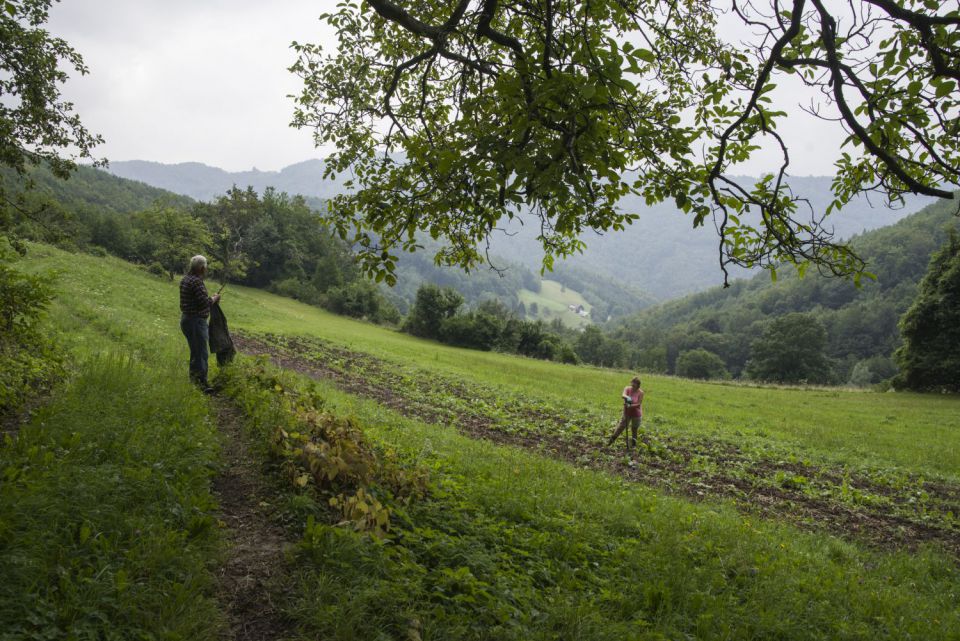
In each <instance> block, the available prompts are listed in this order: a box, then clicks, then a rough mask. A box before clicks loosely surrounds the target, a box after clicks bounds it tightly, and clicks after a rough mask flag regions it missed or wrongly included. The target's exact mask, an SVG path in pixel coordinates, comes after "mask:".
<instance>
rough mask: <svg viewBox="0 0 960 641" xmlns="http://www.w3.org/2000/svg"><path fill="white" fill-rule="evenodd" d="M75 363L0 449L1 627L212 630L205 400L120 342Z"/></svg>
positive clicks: (89, 635) (140, 635)
mask: <svg viewBox="0 0 960 641" xmlns="http://www.w3.org/2000/svg"><path fill="white" fill-rule="evenodd" d="M75 371H76V374H75V375H74V377H73V378H72V379H71V380H69V381H68V382H67V383H66V384H65V386H64V388H63V389H62V390H60V391H59V393H58V394H57V395H56V396H55V398H54V400H53V401H52V402H51V403H50V404H49V405H47V406H46V407H44V408H42V409H41V410H40V411H39V412H38V413H37V414H36V415H35V416H34V418H33V420H32V421H30V422H29V423H28V424H26V425H24V426H22V427H21V429H20V430H19V433H18V434H17V436H16V438H13V437H10V436H8V438H7V440H6V442H5V443H4V445H3V446H2V448H0V473H2V477H0V478H2V481H0V577H2V579H0V621H2V622H3V625H2V626H0V639H4V640H7V639H11V640H12V639H117V640H120V639H191V638H197V637H199V638H212V637H213V636H214V635H215V632H216V630H217V626H218V621H219V620H220V617H219V614H218V612H217V609H216V606H215V604H214V603H213V602H212V601H211V599H210V597H209V593H210V583H211V575H210V572H209V571H208V569H207V568H208V566H209V565H210V563H211V559H213V558H215V556H216V553H217V549H218V535H217V533H216V520H215V519H214V518H213V517H212V516H211V509H212V508H213V501H212V498H211V495H210V493H209V490H208V479H209V476H210V474H211V473H212V464H213V463H214V461H215V456H216V451H217V440H216V438H215V434H214V430H213V427H212V425H211V424H210V422H209V421H208V420H207V410H206V405H205V402H204V400H203V399H202V398H201V397H200V395H199V394H198V393H197V392H196V391H195V390H193V389H191V388H190V387H188V386H187V384H186V383H184V382H182V378H183V376H182V372H181V371H180V370H179V368H176V369H174V368H171V367H170V366H169V364H168V365H163V364H160V363H157V362H155V361H153V362H149V363H146V362H143V361H140V360H138V359H136V358H133V357H129V356H124V355H119V354H117V353H116V352H107V353H105V354H104V355H101V356H95V357H81V358H80V360H79V361H77V362H76V363H75Z"/></svg>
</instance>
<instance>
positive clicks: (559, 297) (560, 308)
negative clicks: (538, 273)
mask: <svg viewBox="0 0 960 641" xmlns="http://www.w3.org/2000/svg"><path fill="white" fill-rule="evenodd" d="M520 302H522V303H523V304H524V306H525V307H526V310H527V318H529V319H531V320H538V319H539V320H544V321H547V322H550V321H552V320H553V319H555V318H559V319H560V321H561V322H562V323H563V324H564V325H566V326H568V327H586V326H587V325H589V324H590V323H591V320H590V318H589V317H588V318H584V317H582V316H578V315H577V314H575V313H574V312H572V311H570V308H569V305H574V306H576V305H583V307H584V309H586V310H587V311H590V308H591V306H590V304H589V303H587V301H586V300H585V299H584V298H583V296H581V295H580V294H579V293H578V292H575V291H574V290H572V289H570V288H567V287H564V286H563V285H561V284H560V283H558V282H557V281H555V280H542V281H540V291H539V292H533V291H530V290H529V289H521V290H520ZM533 303H536V304H537V310H538V313H537V314H536V315H534V314H532V313H531V311H530V305H531V304H533Z"/></svg>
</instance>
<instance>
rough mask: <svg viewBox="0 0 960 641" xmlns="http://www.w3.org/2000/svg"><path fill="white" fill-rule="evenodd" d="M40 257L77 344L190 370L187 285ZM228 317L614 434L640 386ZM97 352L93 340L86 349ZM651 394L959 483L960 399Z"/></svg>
mask: <svg viewBox="0 0 960 641" xmlns="http://www.w3.org/2000/svg"><path fill="white" fill-rule="evenodd" d="M32 256H33V263H32V264H33V265H34V266H35V267H36V268H37V269H43V268H53V269H56V270H58V271H59V272H60V281H59V282H60V285H59V287H60V288H61V290H62V291H64V292H65V293H66V292H69V296H68V297H65V298H64V299H63V300H62V301H61V305H58V306H56V307H55V308H54V310H53V311H54V314H55V315H57V316H58V319H59V322H60V323H61V326H63V327H65V328H67V330H68V331H69V332H70V334H71V335H73V334H74V331H73V329H70V328H80V327H84V326H86V325H88V324H92V325H95V326H99V327H102V328H103V331H102V334H105V335H108V336H111V337H113V338H115V339H117V340H123V341H124V344H125V345H126V349H132V350H134V351H135V352H136V351H142V350H144V349H146V346H147V345H148V344H149V345H151V346H155V345H162V346H163V349H165V350H168V351H169V352H170V355H169V356H168V357H170V358H177V357H179V358H181V359H182V360H183V367H184V368H186V354H185V346H183V345H181V343H182V342H183V337H182V336H181V335H180V332H179V326H178V311H177V300H178V299H177V296H178V293H177V289H176V283H174V282H169V281H165V280H163V279H159V278H156V277H153V276H150V275H148V274H146V273H144V272H142V271H141V270H138V269H136V268H134V267H132V266H131V265H129V264H127V263H124V262H122V261H119V260H115V259H110V258H107V259H98V258H93V257H89V256H85V255H73V254H66V253H63V252H60V251H58V250H55V249H50V248H47V247H41V246H37V247H36V248H35V249H34V251H33V253H32ZM223 307H224V311H225V312H226V314H227V316H228V318H229V321H230V326H231V328H233V329H248V330H251V331H257V332H269V333H274V334H281V335H305V336H317V337H322V338H325V339H326V340H330V341H333V342H335V343H339V344H342V345H344V346H346V347H349V348H351V349H355V350H358V351H363V352H368V353H371V354H373V355H375V356H378V357H380V358H383V359H386V360H388V361H394V362H397V363H401V364H413V365H416V366H420V367H424V368H427V369H432V370H436V371H438V372H440V373H443V374H445V375H449V376H451V377H453V378H460V379H462V380H464V381H471V380H477V381H479V382H482V383H484V384H486V385H493V386H497V387H500V388H502V389H504V390H506V391H508V392H511V393H519V394H523V395H526V396H529V397H531V398H533V399H535V400H537V401H538V402H540V403H542V404H544V405H546V406H552V407H556V408H557V410H556V411H557V413H558V417H561V418H562V416H563V412H564V410H565V409H566V408H569V410H571V411H577V410H581V409H589V410H591V411H597V408H604V410H602V411H609V420H610V422H611V423H612V422H613V421H614V420H615V419H616V417H617V416H618V413H619V411H620V405H619V398H618V396H619V391H620V390H621V389H622V388H623V385H624V384H626V382H627V381H629V378H630V376H631V375H632V373H631V372H626V371H615V370H609V369H599V368H592V367H583V366H571V365H562V364H558V363H550V362H546V361H538V360H534V359H526V358H518V357H515V356H510V355H505V354H497V353H491V352H478V351H472V350H466V349H460V348H455V347H449V346H445V345H441V344H439V343H434V342H431V341H426V340H422V339H418V338H414V337H412V336H408V335H406V334H402V333H400V332H396V331H391V330H387V329H383V328H379V327H376V326H373V325H369V324H366V323H361V322H357V321H355V320H352V319H349V318H345V317H341V316H336V315H333V314H329V313H326V312H324V311H323V310H320V309H317V308H314V307H309V306H307V305H303V304H300V303H297V302H296V301H293V300H290V299H285V298H281V297H278V296H273V295H271V294H268V293H265V292H262V291H258V290H251V289H247V288H242V287H234V286H228V287H227V288H226V290H225V291H224V301H223ZM93 340H95V339H92V338H90V337H89V336H87V335H86V334H84V333H82V332H81V333H80V334H79V337H78V338H77V339H76V341H80V342H84V341H93ZM97 340H99V339H97ZM91 347H95V346H93V345H91ZM151 349H156V347H151ZM177 355H179V356H177ZM643 387H644V390H645V392H646V400H645V401H644V406H645V420H646V421H647V422H648V424H652V425H654V426H656V427H657V428H658V429H663V430H666V431H667V432H672V431H676V432H678V433H681V434H682V433H689V434H700V435H707V436H711V437H715V438H720V439H725V440H731V441H737V440H739V439H749V440H751V441H770V442H772V443H776V444H778V445H782V446H784V447H787V448H793V449H795V450H797V454H798V455H799V456H801V457H813V458H817V459H823V460H826V461H843V462H845V463H848V464H854V465H855V464H857V463H861V462H862V463H865V464H866V463H869V464H870V465H871V466H873V467H885V466H896V467H901V468H904V469H905V470H907V471H910V472H914V473H919V474H927V475H933V476H938V475H939V476H945V477H950V478H958V470H960V398H958V397H955V396H935V395H918V394H908V393H873V392H860V391H848V390H843V389H810V390H801V389H791V388H771V387H751V386H740V385H731V384H722V383H702V382H694V381H689V380H684V379H679V378H673V377H665V376H653V375H643ZM605 408H609V409H608V410H606V409H605Z"/></svg>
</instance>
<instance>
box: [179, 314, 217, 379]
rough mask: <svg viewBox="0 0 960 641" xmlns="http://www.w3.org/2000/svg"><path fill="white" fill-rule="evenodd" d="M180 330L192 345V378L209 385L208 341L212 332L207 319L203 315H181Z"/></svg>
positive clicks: (188, 343)
mask: <svg viewBox="0 0 960 641" xmlns="http://www.w3.org/2000/svg"><path fill="white" fill-rule="evenodd" d="M180 331H182V332H183V335H184V336H186V337H187V345H189V346H190V378H191V379H193V381H194V382H195V383H197V384H198V385H202V386H203V387H206V386H207V359H208V357H209V354H208V352H207V342H208V340H209V337H210V334H209V329H208V328H207V319H206V318H203V317H201V316H187V315H186V314H184V315H183V316H181V317H180Z"/></svg>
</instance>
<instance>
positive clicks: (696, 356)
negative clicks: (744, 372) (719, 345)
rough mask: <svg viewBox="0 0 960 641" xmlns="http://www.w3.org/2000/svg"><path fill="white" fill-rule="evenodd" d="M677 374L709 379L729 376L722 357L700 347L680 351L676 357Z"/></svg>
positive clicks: (685, 376)
mask: <svg viewBox="0 0 960 641" xmlns="http://www.w3.org/2000/svg"><path fill="white" fill-rule="evenodd" d="M677 376H682V377H684V378H699V379H703V380H710V379H715V378H730V373H729V372H728V371H727V368H726V366H725V365H724V362H723V359H722V358H720V357H719V356H717V355H716V354H714V353H713V352H710V351H707V350H705V349H703V348H702V347H698V348H697V349H691V350H687V351H685V352H680V356H678V357H677Z"/></svg>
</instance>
